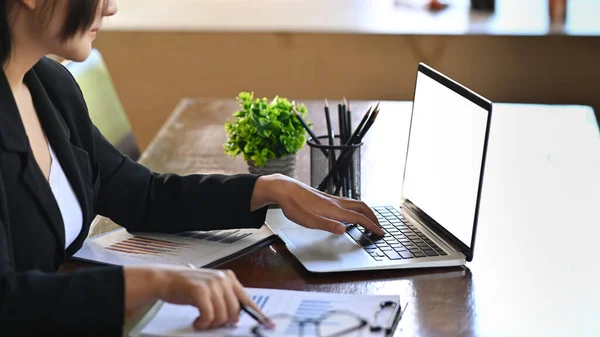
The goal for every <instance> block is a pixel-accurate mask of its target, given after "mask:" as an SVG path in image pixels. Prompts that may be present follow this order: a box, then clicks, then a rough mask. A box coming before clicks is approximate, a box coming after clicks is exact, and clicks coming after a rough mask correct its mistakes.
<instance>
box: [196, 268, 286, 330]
mask: <svg viewBox="0 0 600 337" xmlns="http://www.w3.org/2000/svg"><path fill="white" fill-rule="evenodd" d="M187 265H188V267H190V268H192V269H194V270H197V269H198V268H196V266H194V265H193V264H191V263H188V264H187ZM240 308H241V309H242V310H243V311H244V312H245V313H247V314H248V315H250V317H252V318H254V320H255V321H257V322H258V323H259V324H262V325H264V326H266V327H268V328H273V327H274V324H273V323H272V322H271V321H270V320H269V319H268V318H266V317H263V316H262V315H261V314H259V313H258V312H256V311H255V310H254V309H252V308H250V307H249V306H247V305H245V304H244V303H242V302H240Z"/></svg>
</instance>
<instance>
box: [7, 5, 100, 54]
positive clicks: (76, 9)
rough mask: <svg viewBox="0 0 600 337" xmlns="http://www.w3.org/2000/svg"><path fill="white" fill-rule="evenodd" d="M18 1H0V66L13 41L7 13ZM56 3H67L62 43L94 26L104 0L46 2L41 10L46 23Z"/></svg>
mask: <svg viewBox="0 0 600 337" xmlns="http://www.w3.org/2000/svg"><path fill="white" fill-rule="evenodd" d="M17 1H18V0H0V64H4V63H5V62H6V61H7V60H8V58H9V56H10V53H11V50H12V46H13V41H12V38H13V36H12V31H11V26H12V25H11V23H10V22H9V18H8V13H9V12H10V10H11V8H12V7H13V6H14V5H16V3H17ZM58 1H69V4H68V9H67V18H66V20H65V23H64V25H63V29H62V32H61V38H62V39H63V41H66V40H68V39H69V38H71V37H74V36H75V35H77V34H78V33H81V32H85V31H86V30H87V29H89V28H90V27H91V26H92V24H94V18H95V17H96V10H97V9H98V6H99V5H100V2H102V1H104V0H48V1H45V5H44V6H45V7H44V8H43V15H44V17H43V19H44V20H46V22H49V20H50V19H51V18H52V14H53V12H54V9H55V8H56V3H57V2H58Z"/></svg>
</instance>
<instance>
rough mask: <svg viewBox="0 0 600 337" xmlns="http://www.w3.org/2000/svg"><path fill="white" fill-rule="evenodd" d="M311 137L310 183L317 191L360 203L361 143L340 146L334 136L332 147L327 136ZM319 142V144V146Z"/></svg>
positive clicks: (309, 144)
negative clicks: (315, 138)
mask: <svg viewBox="0 0 600 337" xmlns="http://www.w3.org/2000/svg"><path fill="white" fill-rule="evenodd" d="M317 139H318V143H317V142H316V141H315V140H314V139H313V138H310V139H309V140H308V142H307V144H308V146H309V147H310V184H311V186H312V187H314V188H316V189H319V190H320V191H323V192H326V193H329V194H331V195H337V196H341V197H347V198H352V199H356V200H360V188H361V185H360V150H361V146H362V143H359V144H352V145H343V144H340V138H339V136H335V138H334V143H333V146H330V145H329V141H328V136H319V137H317ZM319 143H320V144H319Z"/></svg>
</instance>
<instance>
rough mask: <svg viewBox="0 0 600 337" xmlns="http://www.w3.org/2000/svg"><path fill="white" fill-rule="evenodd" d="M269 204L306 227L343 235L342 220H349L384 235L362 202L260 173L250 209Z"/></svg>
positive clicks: (344, 227)
mask: <svg viewBox="0 0 600 337" xmlns="http://www.w3.org/2000/svg"><path fill="white" fill-rule="evenodd" d="M269 204H277V205H278V206H279V207H281V209H282V211H283V214H284V215H285V216H286V217H287V218H288V219H290V220H291V221H293V222H295V223H297V224H299V225H301V226H304V227H307V228H313V229H322V230H325V231H328V232H331V233H334V234H343V233H344V232H345V231H346V226H345V225H344V224H343V223H352V224H357V225H360V226H362V227H364V228H365V229H367V230H369V231H371V232H373V233H374V234H375V235H381V236H382V235H383V234H384V232H383V230H382V229H381V225H379V222H378V221H377V217H376V216H375V213H373V211H372V210H371V208H370V207H369V206H367V205H366V204H365V203H364V202H362V201H357V200H353V199H348V198H340V197H336V196H333V195H329V194H327V193H324V192H321V191H319V190H317V189H314V188H312V187H310V186H307V185H306V184H303V183H301V182H299V181H297V180H294V179H292V178H289V177H286V176H284V175H281V174H274V175H268V176H262V177H260V178H258V180H257V182H256V185H255V187H254V192H253V194H252V202H251V209H252V210H253V211H254V210H257V209H259V208H261V207H264V206H266V205H269Z"/></svg>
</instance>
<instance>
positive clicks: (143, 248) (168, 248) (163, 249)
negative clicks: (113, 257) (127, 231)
mask: <svg viewBox="0 0 600 337" xmlns="http://www.w3.org/2000/svg"><path fill="white" fill-rule="evenodd" d="M185 246H189V245H186V244H183V243H178V242H173V241H166V240H160V239H152V238H146V237H141V236H134V237H131V238H127V239H125V240H122V241H118V242H116V243H113V244H111V245H109V246H107V247H106V249H108V250H112V251H117V252H121V253H128V254H144V255H153V256H164V255H172V256H177V254H178V252H179V251H180V250H181V248H183V247H185Z"/></svg>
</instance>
